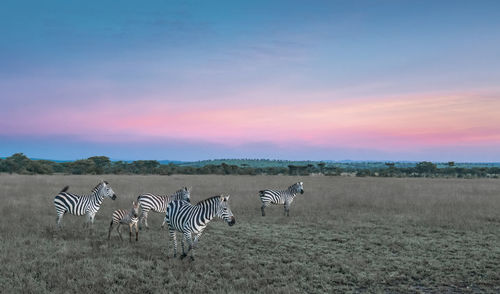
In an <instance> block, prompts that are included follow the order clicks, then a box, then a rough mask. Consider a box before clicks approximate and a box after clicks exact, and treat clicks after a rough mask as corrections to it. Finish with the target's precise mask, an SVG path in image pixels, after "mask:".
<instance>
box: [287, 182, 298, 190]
mask: <svg viewBox="0 0 500 294" xmlns="http://www.w3.org/2000/svg"><path fill="white" fill-rule="evenodd" d="M298 186H299V183H295V184H293V185H291V186H290V187H288V191H291V192H298V190H297V189H298Z"/></svg>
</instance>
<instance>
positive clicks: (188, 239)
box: [181, 232, 194, 260]
mask: <svg viewBox="0 0 500 294" xmlns="http://www.w3.org/2000/svg"><path fill="white" fill-rule="evenodd" d="M184 239H186V243H187V245H188V250H187V252H186V253H184V252H183V253H182V256H181V258H184V257H186V256H187V254H188V253H189V251H191V260H194V250H193V249H194V248H193V240H192V236H191V232H185V233H184ZM183 251H184V250H183Z"/></svg>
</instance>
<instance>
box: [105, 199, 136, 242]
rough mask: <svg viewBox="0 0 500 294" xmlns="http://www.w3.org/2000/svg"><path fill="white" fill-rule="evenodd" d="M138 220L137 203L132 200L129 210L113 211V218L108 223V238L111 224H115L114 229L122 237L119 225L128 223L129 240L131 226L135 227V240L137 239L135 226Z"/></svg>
mask: <svg viewBox="0 0 500 294" xmlns="http://www.w3.org/2000/svg"><path fill="white" fill-rule="evenodd" d="M138 221H139V203H136V202H135V201H132V208H131V209H130V210H126V209H119V210H115V211H114V212H113V218H112V219H111V223H110V224H109V232H108V240H109V239H110V238H111V229H112V228H113V224H117V225H118V226H117V227H116V231H117V232H118V235H119V236H120V239H121V240H123V238H122V232H121V231H120V226H121V225H128V227H129V232H130V242H132V227H135V241H138V240H139V230H138V228H137V222H138Z"/></svg>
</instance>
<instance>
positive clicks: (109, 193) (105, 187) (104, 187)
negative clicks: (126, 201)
mask: <svg viewBox="0 0 500 294" xmlns="http://www.w3.org/2000/svg"><path fill="white" fill-rule="evenodd" d="M100 192H101V193H102V194H103V195H104V197H109V198H111V199H113V200H115V199H116V194H115V192H114V191H113V189H111V187H110V186H109V183H108V182H106V181H102V182H101V191H100Z"/></svg>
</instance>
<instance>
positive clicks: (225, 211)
mask: <svg viewBox="0 0 500 294" xmlns="http://www.w3.org/2000/svg"><path fill="white" fill-rule="evenodd" d="M228 200H229V195H228V196H222V195H221V196H214V197H211V198H208V199H205V200H202V201H200V202H198V203H197V204H196V205H192V204H191V203H189V202H186V201H172V202H170V204H169V205H168V207H167V213H166V215H165V222H167V223H168V229H169V232H170V237H171V238H172V239H173V240H174V257H176V256H177V237H176V231H180V232H182V233H183V234H184V238H185V239H186V241H187V244H188V245H189V248H188V251H187V252H184V240H183V239H182V238H181V245H182V256H181V258H184V257H186V256H187V253H189V251H190V250H193V249H194V247H195V246H196V244H197V243H198V240H199V239H200V236H201V234H202V233H203V230H204V229H205V228H206V226H207V225H208V223H209V222H210V221H211V220H212V219H213V218H214V217H215V216H216V217H219V218H222V219H224V220H225V221H226V222H227V223H228V224H229V226H232V225H234V224H235V223H236V219H235V218H234V216H233V213H232V212H231V209H230V208H229V203H228ZM193 233H194V234H196V236H195V237H194V241H193V240H192V235H191V234H193ZM191 259H193V260H194V250H193V251H191Z"/></svg>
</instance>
